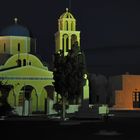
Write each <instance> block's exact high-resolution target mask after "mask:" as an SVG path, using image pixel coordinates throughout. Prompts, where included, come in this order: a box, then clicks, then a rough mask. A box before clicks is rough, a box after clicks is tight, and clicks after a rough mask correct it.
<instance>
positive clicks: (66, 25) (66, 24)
mask: <svg viewBox="0 0 140 140" xmlns="http://www.w3.org/2000/svg"><path fill="white" fill-rule="evenodd" d="M65 28H66V30H67V31H68V30H69V24H68V21H66V22H65Z"/></svg>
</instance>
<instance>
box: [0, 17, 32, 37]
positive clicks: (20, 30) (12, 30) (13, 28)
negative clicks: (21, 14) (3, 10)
mask: <svg viewBox="0 0 140 140" xmlns="http://www.w3.org/2000/svg"><path fill="white" fill-rule="evenodd" d="M0 35H1V36H25V37H30V32H29V30H28V29H27V28H26V27H24V26H22V25H19V24H17V19H16V18H15V24H13V25H10V26H8V27H6V28H4V29H3V30H2V31H1V32H0Z"/></svg>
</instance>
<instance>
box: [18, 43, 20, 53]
mask: <svg viewBox="0 0 140 140" xmlns="http://www.w3.org/2000/svg"><path fill="white" fill-rule="evenodd" d="M18 52H20V43H18Z"/></svg>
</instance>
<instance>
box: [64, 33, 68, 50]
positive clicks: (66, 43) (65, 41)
mask: <svg viewBox="0 0 140 140" xmlns="http://www.w3.org/2000/svg"><path fill="white" fill-rule="evenodd" d="M68 50H69V37H68V35H67V34H64V35H63V51H64V52H68Z"/></svg>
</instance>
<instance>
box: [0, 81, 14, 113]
mask: <svg viewBox="0 0 140 140" xmlns="http://www.w3.org/2000/svg"><path fill="white" fill-rule="evenodd" d="M12 88H13V86H11V85H5V84H2V82H0V91H1V96H0V116H2V115H8V114H10V112H11V111H12V108H11V106H10V105H9V103H8V101H7V98H8V95H9V91H10V90H11V89H12Z"/></svg>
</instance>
